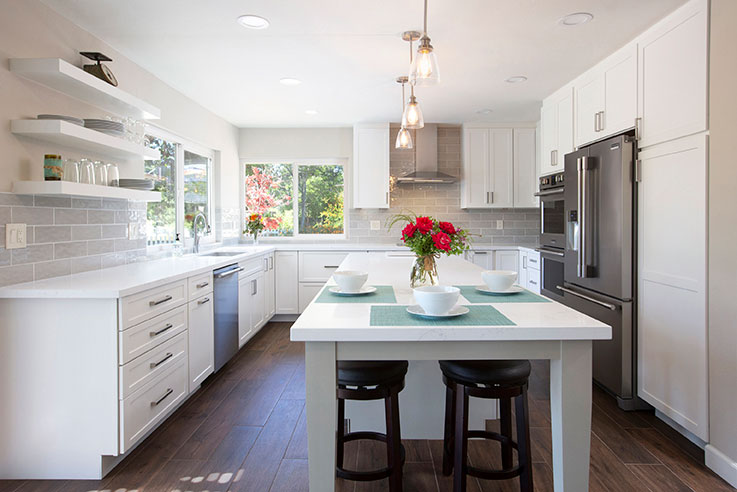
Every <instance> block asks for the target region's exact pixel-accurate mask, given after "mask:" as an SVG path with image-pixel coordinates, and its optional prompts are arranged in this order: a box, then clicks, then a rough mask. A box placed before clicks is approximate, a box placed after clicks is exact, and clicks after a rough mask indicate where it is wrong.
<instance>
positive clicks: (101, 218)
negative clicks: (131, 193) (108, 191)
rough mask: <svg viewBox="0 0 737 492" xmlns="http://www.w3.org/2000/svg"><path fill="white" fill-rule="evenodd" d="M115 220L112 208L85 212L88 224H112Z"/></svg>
mask: <svg viewBox="0 0 737 492" xmlns="http://www.w3.org/2000/svg"><path fill="white" fill-rule="evenodd" d="M114 221H115V212H113V211H112V210H89V211H88V212H87V223H88V224H112V223H114Z"/></svg>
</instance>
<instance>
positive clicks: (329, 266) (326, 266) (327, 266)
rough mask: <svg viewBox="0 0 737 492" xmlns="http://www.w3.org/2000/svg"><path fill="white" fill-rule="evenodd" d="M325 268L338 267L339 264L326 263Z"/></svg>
mask: <svg viewBox="0 0 737 492" xmlns="http://www.w3.org/2000/svg"><path fill="white" fill-rule="evenodd" d="M323 268H338V265H324V266H323Z"/></svg>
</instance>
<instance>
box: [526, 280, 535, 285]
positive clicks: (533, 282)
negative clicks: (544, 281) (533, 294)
mask: <svg viewBox="0 0 737 492" xmlns="http://www.w3.org/2000/svg"><path fill="white" fill-rule="evenodd" d="M528 282H530V283H531V284H532V285H537V282H535V281H534V280H528Z"/></svg>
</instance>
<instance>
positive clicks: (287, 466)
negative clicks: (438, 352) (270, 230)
mask: <svg viewBox="0 0 737 492" xmlns="http://www.w3.org/2000/svg"><path fill="white" fill-rule="evenodd" d="M289 327H290V325H289V324H288V323H270V324H268V325H267V326H265V327H264V328H263V329H262V330H261V332H260V333H259V334H258V335H257V336H256V337H254V339H253V340H252V341H251V342H249V344H248V345H247V349H245V350H242V351H241V352H240V353H239V354H238V355H237V356H236V357H235V359H234V360H233V361H231V362H230V363H229V364H228V365H227V366H226V367H225V368H223V370H222V371H220V372H219V373H218V374H217V375H216V376H214V377H211V378H210V379H209V380H208V381H206V382H205V384H204V385H203V388H202V389H201V390H200V391H198V392H197V393H196V394H195V395H194V396H193V397H192V398H191V399H190V400H189V401H187V402H186V403H185V404H184V405H183V406H182V407H181V408H179V409H178V410H177V411H176V412H175V414H174V415H172V416H171V417H170V418H169V420H168V421H167V422H166V423H165V424H164V425H163V426H162V427H160V428H159V429H157V430H156V431H155V432H154V433H153V434H152V435H151V436H150V437H149V438H148V439H146V441H145V442H144V443H142V445H141V446H139V447H138V448H137V449H136V450H135V451H133V453H131V455H130V456H129V457H127V458H126V459H125V460H124V461H123V462H122V463H121V464H120V465H119V466H118V467H117V468H116V469H115V470H113V472H112V473H111V474H110V475H109V476H108V477H106V478H105V479H103V480H100V481H74V480H58V481H57V480H48V481H0V492H29V491H34V492H35V491H38V492H102V491H105V492H132V491H138V492H143V491H146V492H159V491H160V492H174V491H178V492H185V491H192V492H204V491H208V492H217V491H223V492H224V491H233V492H242V491H253V492H268V491H273V492H282V491H290V492H298V491H306V490H307V438H306V426H305V412H304V397H305V394H304V391H305V390H304V384H305V380H304V346H303V345H302V344H301V343H292V342H290V341H289ZM548 377H549V372H548V365H547V363H543V362H541V361H536V362H535V363H534V365H533V374H532V377H531V380H530V392H529V394H530V398H531V400H530V412H531V418H530V424H531V435H532V452H533V461H534V472H533V473H534V481H535V490H537V491H541V492H542V491H545V492H547V491H552V490H553V485H552V483H553V475H552V469H551V463H552V461H551V434H550V401H549V394H548ZM438 404H439V405H442V404H443V402H438ZM487 424H488V427H489V428H495V427H496V425H497V422H496V421H489V422H488V423H487ZM592 428H593V436H592V438H591V485H590V490H592V491H623V492H625V491H627V492H630V491H652V492H678V491H695V492H701V491H704V492H706V491H708V492H718V491H732V490H735V489H733V488H731V487H730V486H729V485H727V483H726V482H724V481H723V480H721V479H720V478H719V477H717V476H716V475H714V474H713V473H712V472H711V471H710V470H708V469H707V468H706V467H705V466H704V465H703V452H702V451H701V450H699V449H698V448H697V447H696V446H694V445H693V444H691V443H690V442H688V441H687V440H686V439H684V438H683V437H681V436H680V435H679V434H677V433H676V432H674V431H673V430H671V429H670V428H669V427H667V426H666V425H665V424H663V423H662V422H661V421H660V420H658V419H657V418H655V417H654V416H653V414H652V413H650V412H629V413H627V412H622V411H621V410H619V409H618V408H617V406H616V404H615V402H614V400H613V399H612V398H610V397H609V396H607V395H606V394H604V393H603V392H602V391H600V390H598V389H596V388H595V389H594V410H593V422H592ZM405 446H406V449H407V462H406V464H405V467H404V476H405V482H404V484H405V485H404V489H405V490H406V491H422V492H424V491H436V492H444V491H451V490H452V486H451V479H450V477H444V476H442V475H441V474H440V463H441V442H440V441H406V442H405ZM469 459H470V461H471V462H472V463H473V464H474V465H477V466H479V465H486V466H496V467H498V466H500V465H501V463H500V461H501V460H500V456H499V449H498V445H497V444H496V443H490V442H485V441H484V442H482V441H473V442H472V443H471V445H470V446H469ZM383 461H384V451H383V449H382V448H381V447H380V445H378V444H375V443H367V442H360V443H359V442H354V443H349V445H348V446H347V450H346V466H347V467H359V468H369V467H372V468H377V467H380V466H384V465H383ZM338 490H340V491H342V492H345V491H350V492H366V491H383V490H388V487H387V484H386V481H381V482H375V483H353V482H346V481H340V483H339V487H338ZM468 490H469V492H488V491H516V490H519V486H518V482H517V480H509V481H505V482H489V481H485V480H476V479H475V478H470V479H469V484H468ZM318 492H319V491H318Z"/></svg>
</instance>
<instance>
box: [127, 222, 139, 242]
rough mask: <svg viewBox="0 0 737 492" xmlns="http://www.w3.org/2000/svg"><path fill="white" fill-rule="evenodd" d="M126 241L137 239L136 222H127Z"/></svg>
mask: <svg viewBox="0 0 737 492" xmlns="http://www.w3.org/2000/svg"><path fill="white" fill-rule="evenodd" d="M128 239H138V222H128Z"/></svg>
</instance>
